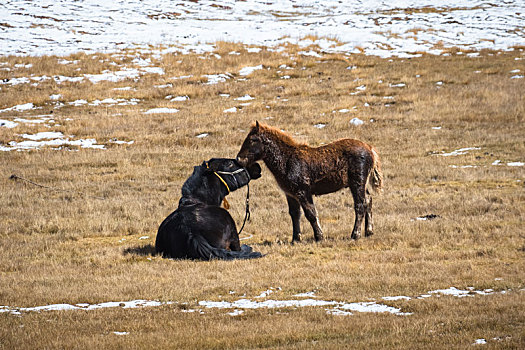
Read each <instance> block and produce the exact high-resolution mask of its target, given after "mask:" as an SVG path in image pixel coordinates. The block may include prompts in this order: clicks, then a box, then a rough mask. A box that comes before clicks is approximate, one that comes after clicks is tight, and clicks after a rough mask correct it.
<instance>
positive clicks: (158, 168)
mask: <svg viewBox="0 0 525 350" xmlns="http://www.w3.org/2000/svg"><path fill="white" fill-rule="evenodd" d="M300 50H301V49H299V48H297V47H294V46H291V45H289V46H287V47H286V48H285V50H284V51H282V52H273V51H269V50H267V49H265V48H263V49H262V50H261V51H260V52H258V53H250V52H247V51H246V48H245V47H243V46H242V45H238V44H233V43H218V44H217V49H216V52H215V53H214V54H202V55H193V54H190V55H174V54H166V55H159V54H156V53H155V52H157V50H156V49H152V50H151V51H150V52H148V51H124V52H120V53H118V54H97V55H85V54H77V55H73V56H71V57H66V58H65V59H67V60H69V61H71V62H72V63H70V64H58V63H57V62H58V61H59V60H62V59H64V58H62V57H60V58H58V57H3V58H0V61H2V62H7V65H4V66H3V67H10V68H12V69H11V70H9V71H8V70H0V79H4V78H5V79H12V78H15V77H22V76H30V75H34V76H39V77H41V76H48V77H53V76H66V77H74V76H82V75H84V74H100V73H102V72H104V71H106V70H109V71H119V70H121V69H122V67H124V66H127V67H128V68H137V69H138V68H140V67H138V66H137V64H136V63H134V62H133V59H134V58H137V57H140V58H142V59H150V60H151V65H152V66H155V67H161V68H163V69H164V71H165V74H164V75H158V74H142V75H141V76H140V77H138V78H137V79H128V80H124V81H119V82H108V81H103V82H100V83H96V84H93V83H91V82H89V81H87V80H84V81H83V82H77V83H75V82H63V83H61V84H59V83H57V82H56V81H55V80H54V79H48V80H44V81H42V82H40V83H38V84H36V85H35V86H33V85H32V84H18V85H10V84H4V85H1V86H0V87H1V89H2V90H1V91H0V94H1V95H0V96H1V100H0V109H5V108H10V107H12V106H15V105H20V104H24V103H28V102H32V103H34V104H35V106H37V107H41V108H40V109H38V110H34V111H26V112H17V111H8V112H2V113H0V119H6V120H14V119H15V118H16V117H20V118H26V117H27V116H28V115H31V114H32V115H36V114H50V113H51V112H53V113H52V116H53V119H54V120H55V122H56V124H59V126H53V127H52V128H51V129H50V128H48V127H46V126H45V125H44V124H32V125H31V124H24V123H20V124H19V126H17V127H16V128H13V129H7V128H3V127H2V128H0V144H1V145H2V146H6V145H8V144H9V142H11V141H22V140H23V139H24V138H23V137H22V136H21V135H22V134H34V133H37V132H42V131H50V130H52V131H60V132H62V133H63V134H64V135H66V136H68V137H72V138H74V139H80V138H84V139H87V138H95V139H96V140H97V143H98V144H104V145H106V148H107V149H105V150H94V149H81V148H79V147H76V146H68V147H65V148H63V149H61V150H55V149H51V148H50V147H48V148H43V149H39V150H33V151H20V152H18V151H10V152H0V161H1V164H2V167H1V168H0V169H1V170H0V249H1V254H0V305H5V306H10V307H18V308H19V307H33V306H39V305H48V304H57V303H68V304H75V303H91V304H94V303H101V302H107V301H127V300H136V299H145V300H159V301H175V302H176V304H171V305H163V306H159V307H151V308H141V309H122V308H114V309H101V310H94V311H49V312H40V313H38V312H27V313H22V315H20V316H16V315H12V314H10V313H7V312H5V313H0V324H1V325H2V326H1V327H0V348H6V349H10V348H171V349H173V348H210V349H211V348H216V349H220V348H229V349H231V348H286V349H298V348H314V349H339V348H389V349H398V348H399V349H401V348H403V349H405V348H413V349H418V348H422V349H423V348H424V349H429V348H435V349H443V348H467V347H470V346H471V345H472V344H473V343H474V341H475V340H476V339H480V338H485V339H487V344H486V345H484V347H486V348H509V349H517V348H522V347H523V346H524V345H525V335H524V333H523V329H524V327H525V306H524V305H525V293H524V290H523V289H524V288H525V286H524V284H525V275H524V272H523V271H525V230H524V228H523V227H524V225H523V222H524V220H523V213H524V210H525V191H524V182H523V181H524V180H525V168H524V167H523V166H521V167H511V166H507V163H509V162H524V161H525V159H524V154H525V137H524V135H525V127H524V124H523V122H524V115H525V99H524V98H523V96H524V95H523V91H525V79H510V78H511V76H512V75H514V74H515V73H510V72H511V71H516V70H519V71H520V72H521V73H517V74H523V72H524V71H525V61H524V59H525V56H524V53H523V50H518V49H516V50H514V51H510V52H490V51H486V52H482V53H481V55H480V57H476V58H470V57H466V55H464V54H458V52H457V51H454V50H451V54H450V55H449V56H427V55H424V56H422V57H420V58H413V59H398V58H393V59H380V58H375V57H368V56H363V55H351V56H345V55H324V56H323V57H322V58H316V57H309V56H302V55H300V54H298V51H300ZM232 52H236V53H239V54H230V53H232ZM216 55H219V56H220V58H219V57H218V56H216ZM15 64H24V65H26V64H32V66H31V67H29V68H16V69H15V68H14V67H15ZM260 64H262V65H263V69H261V70H256V71H254V72H253V73H252V74H250V75H249V76H240V75H239V71H240V70H241V69H242V68H244V67H253V66H257V65H260ZM223 73H229V75H230V78H229V79H227V80H226V81H224V82H220V83H218V84H215V85H206V84H205V83H206V82H208V79H207V78H205V77H203V76H204V75H210V74H223ZM189 75H191V77H185V78H182V79H173V77H183V76H189ZM166 84H170V85H168V86H166V87H159V86H162V85H166ZM119 87H130V89H129V90H114V88H119ZM363 87H364V88H363ZM52 94H60V95H61V97H60V99H59V101H60V102H62V103H64V106H62V107H61V108H57V106H56V102H54V101H51V100H50V98H49V96H50V95H52ZM224 94H228V95H229V97H224V96H223V95H224ZM168 95H171V96H173V97H175V96H188V97H189V100H186V101H180V102H178V101H174V102H171V101H170V99H166V96H168ZM245 95H250V96H252V97H254V99H253V100H251V101H248V102H250V104H249V105H243V104H244V103H246V101H239V100H235V99H236V98H238V97H242V96H245ZM106 98H114V99H125V100H131V99H138V100H140V101H139V102H138V104H137V105H125V106H118V105H113V106H89V105H82V106H72V105H69V104H68V103H67V102H72V101H75V100H78V99H84V100H87V101H88V102H92V101H94V100H103V99H106ZM158 107H169V108H177V109H179V110H180V111H179V112H178V113H176V114H145V113H144V112H145V111H147V110H148V109H150V108H158ZM232 107H236V108H237V111H236V113H225V112H224V110H227V109H230V108H232ZM346 110H348V112H346ZM354 117H358V118H360V119H361V120H363V121H365V123H364V125H362V126H359V127H355V126H352V125H351V124H350V123H349V121H350V120H351V119H352V118H354ZM254 120H260V121H263V122H265V123H268V124H270V125H273V126H276V127H279V128H282V129H284V130H286V131H288V132H289V133H290V134H292V135H293V136H294V137H295V138H297V139H298V140H300V141H303V142H307V143H309V144H311V145H320V144H323V143H327V142H330V141H332V140H335V139H338V138H343V137H350V138H359V139H361V140H364V141H366V142H368V143H370V144H373V145H374V146H375V147H376V148H377V149H378V150H379V152H380V155H381V157H382V163H383V171H384V174H385V190H384V193H383V194H382V195H380V196H376V197H374V217H375V224H376V227H375V233H376V234H375V235H374V236H373V237H371V238H366V239H365V238H363V239H361V240H359V241H357V242H354V241H351V240H350V239H349V235H350V230H351V228H352V225H353V210H352V205H353V203H352V198H351V195H350V193H349V191H347V190H345V191H341V192H338V193H336V194H331V195H327V196H322V197H317V198H315V201H316V204H317V208H318V211H319V213H320V221H321V225H322V226H323V229H324V232H325V236H326V240H325V241H323V242H321V243H315V242H314V241H313V237H312V236H313V234H312V230H311V228H310V227H309V225H308V223H307V222H306V220H304V219H303V221H302V225H303V233H304V235H303V237H304V238H305V242H304V243H301V244H296V245H293V246H292V245H290V243H289V242H290V240H291V222H290V219H289V216H288V213H287V208H286V201H285V197H284V195H283V194H282V193H281V192H280V190H279V189H278V188H277V186H276V184H275V181H274V180H273V178H272V176H271V174H270V173H269V172H268V170H267V169H266V168H264V167H263V177H262V178H261V179H259V180H257V181H254V182H252V184H251V209H252V220H251V221H250V222H249V223H248V225H247V227H246V231H247V234H246V235H244V236H245V237H250V236H251V238H249V239H248V240H245V241H243V243H248V244H250V245H252V246H253V247H254V248H255V250H258V251H261V252H263V253H265V254H267V256H265V257H264V258H262V259H258V260H253V261H233V262H223V261H212V262H199V261H173V260H166V259H162V258H160V257H157V256H154V255H152V254H151V246H152V245H153V244H154V240H155V235H156V230H157V228H158V225H159V223H160V222H161V221H162V220H163V219H164V218H165V217H166V216H167V215H168V214H169V213H170V212H171V211H173V210H174V209H175V208H176V206H177V202H178V199H179V196H180V187H181V185H182V183H183V182H184V180H185V179H186V178H187V177H188V176H189V175H190V174H191V172H192V167H193V166H194V165H198V164H200V163H201V162H202V161H203V160H205V159H208V158H211V157H234V156H235V155H236V153H237V151H238V150H239V148H240V145H241V142H242V140H243V139H244V137H245V136H246V133H247V131H248V129H249V127H250V124H251V123H252V122H253V121H254ZM371 120H373V122H372V121H371ZM320 123H322V124H325V125H326V126H325V127H324V128H321V129H319V128H316V127H314V125H316V124H320ZM438 128H439V129H438ZM202 133H207V134H208V136H207V137H204V138H197V137H196V136H197V135H199V134H202ZM71 135H74V136H71ZM112 139H118V140H124V141H134V143H133V144H131V145H117V144H113V143H110V140H112ZM465 147H475V148H476V149H473V150H470V151H468V152H467V153H466V154H463V155H458V156H450V157H443V156H440V155H439V154H440V153H441V152H451V151H454V150H457V149H460V148H465ZM496 160H499V161H500V165H492V164H493V163H494V162H495V161H496ZM464 166H469V167H464ZM470 166H472V167H470ZM12 174H16V175H18V176H20V177H23V178H26V179H30V180H32V181H34V182H37V183H39V184H41V185H44V186H48V187H52V188H54V189H61V191H58V190H51V189H49V188H43V187H38V186H34V185H31V184H29V183H27V182H23V181H15V180H13V179H10V176H11V175H12ZM244 195H245V190H239V191H237V192H235V193H233V194H232V195H231V196H230V198H229V201H230V204H232V209H231V210H230V211H231V213H232V215H233V216H234V218H235V219H236V220H237V222H238V224H239V226H240V223H241V221H242V218H243V214H244V208H243V204H244V202H243V201H244ZM98 197H103V198H104V199H100V198H98ZM427 214H437V215H439V216H440V217H439V218H437V219H435V220H430V221H418V220H414V219H415V218H416V217H419V216H422V215H427ZM248 234H249V235H250V236H248ZM144 237H147V238H144ZM141 238H142V239H141ZM451 286H454V287H457V288H467V287H469V286H472V287H474V288H475V289H476V290H483V289H489V288H490V289H493V290H495V291H497V293H494V294H492V295H487V296H475V297H467V298H455V297H447V296H442V297H432V298H428V299H422V300H418V299H412V300H408V301H407V300H397V301H381V298H382V297H384V296H397V295H405V296H411V297H414V296H418V295H421V294H425V293H426V292H428V291H430V290H436V289H442V288H448V287H451ZM277 287H279V288H281V289H280V290H278V291H276V292H275V293H274V294H272V295H271V296H270V297H271V298H274V299H279V300H287V299H296V298H295V297H294V296H293V295H294V294H297V293H302V292H309V291H315V292H316V296H317V297H318V298H319V299H322V300H337V301H345V302H355V301H370V300H376V301H381V302H382V303H384V304H387V305H390V306H395V307H398V308H400V309H401V310H402V311H403V312H411V313H412V315H409V316H397V315H392V314H388V313H386V314H385V313H380V314H374V313H357V312H356V313H354V315H352V316H337V315H330V314H327V312H326V311H325V308H323V307H311V308H299V309H295V308H278V309H254V310H246V311H245V313H243V314H242V315H240V316H230V315H228V314H226V312H225V311H224V310H218V309H204V310H203V311H204V314H199V313H198V312H193V313H188V312H183V310H186V309H198V308H199V304H198V303H199V301H203V300H209V301H220V300H225V301H234V300H237V299H239V298H241V296H243V295H245V297H246V298H251V299H253V298H254V297H255V296H257V295H259V294H260V293H261V292H262V291H264V290H267V289H269V288H277ZM230 291H233V292H234V293H232V294H230ZM500 291H505V293H504V294H502V293H499V292H500ZM263 300H264V299H263ZM183 303H186V304H183ZM230 311H231V310H230ZM115 331H119V332H120V331H123V332H127V333H128V334H126V335H122V336H119V335H116V334H115V333H113V332H115Z"/></svg>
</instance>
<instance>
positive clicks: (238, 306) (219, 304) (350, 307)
mask: <svg viewBox="0 0 525 350" xmlns="http://www.w3.org/2000/svg"><path fill="white" fill-rule="evenodd" d="M279 291H281V288H280V287H276V288H274V287H270V288H269V289H268V290H265V291H263V292H262V293H260V294H259V295H258V296H256V297H254V299H263V298H267V297H268V296H269V295H270V294H273V293H277V292H279ZM523 291H525V289H521V290H520V291H519V292H523ZM508 292H510V290H502V291H500V292H499V293H500V294H506V293H508ZM495 293H498V292H495V291H494V290H492V289H485V290H475V289H474V287H468V288H467V289H464V290H463V289H458V288H455V287H450V288H447V289H437V290H433V291H429V292H427V293H426V294H421V295H418V296H414V297H408V296H403V295H400V296H386V297H383V298H381V299H383V300H385V301H396V300H405V301H411V300H421V299H425V298H431V297H433V296H438V297H440V296H448V297H457V298H463V297H476V296H483V295H492V294H495ZM229 294H235V292H233V291H230V293H229ZM294 296H295V297H300V298H303V297H304V298H306V299H291V300H277V299H265V300H252V299H247V298H243V299H238V300H235V301H206V300H203V301H199V302H198V303H197V305H198V306H199V307H200V309H199V308H197V309H187V308H184V309H182V310H181V312H188V313H195V312H198V313H199V314H204V313H205V312H204V310H206V309H227V310H233V311H229V312H227V313H226V314H227V315H230V316H238V315H241V314H243V313H244V311H245V310H249V309H282V308H301V307H323V308H325V311H326V313H327V314H330V315H335V316H351V315H352V312H373V313H390V314H393V315H397V316H409V315H411V313H408V312H402V311H401V309H399V308H396V307H393V306H389V305H385V304H382V303H379V302H376V301H366V302H350V303H349V302H341V301H335V300H320V299H312V298H313V297H315V298H317V296H316V295H315V292H305V293H299V294H296V295H294ZM172 304H179V303H178V302H175V301H167V302H161V301H155V300H131V301H110V302H104V303H99V304H88V303H84V304H51V305H43V306H36V307H11V306H0V313H9V314H11V315H22V314H23V313H25V312H42V311H69V310H87V311H90V310H96V309H104V308H116V307H120V308H123V309H130V308H142V307H154V306H161V305H172ZM181 305H186V304H185V303H182V304H181Z"/></svg>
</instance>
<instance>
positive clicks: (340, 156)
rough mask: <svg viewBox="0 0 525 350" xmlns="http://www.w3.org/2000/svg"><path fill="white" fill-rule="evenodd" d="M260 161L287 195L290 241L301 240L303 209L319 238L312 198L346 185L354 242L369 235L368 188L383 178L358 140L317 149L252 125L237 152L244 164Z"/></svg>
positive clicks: (375, 186) (375, 187)
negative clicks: (352, 206)
mask: <svg viewBox="0 0 525 350" xmlns="http://www.w3.org/2000/svg"><path fill="white" fill-rule="evenodd" d="M258 160H262V161H263V162H264V164H266V166H267V167H268V169H269V170H270V171H271V172H272V174H273V176H274V177H275V179H276V180H277V184H278V185H279V187H280V188H281V189H282V190H283V191H284V193H285V194H286V200H287V201H288V209H289V213H290V216H291V218H292V225H293V238H292V242H298V241H300V240H301V227H300V217H301V207H302V209H303V211H304V214H305V216H306V218H307V219H308V221H309V222H310V224H311V225H312V228H313V231H314V237H315V240H316V241H320V240H322V239H323V231H322V230H321V226H320V225H319V219H318V216H317V211H316V209H315V205H314V202H313V198H312V195H323V194H327V193H332V192H336V191H338V190H340V189H342V188H345V187H350V191H351V192H352V196H353V199H354V210H355V223H354V228H353V230H352V235H351V238H352V239H358V238H359V237H360V236H361V226H362V221H363V217H364V219H365V236H371V235H372V234H373V222H372V197H371V195H370V190H374V191H378V190H380V189H381V186H382V181H383V175H382V173H381V167H380V162H379V155H378V154H377V152H376V151H375V149H374V148H373V147H372V146H370V145H368V144H366V143H364V142H361V141H358V140H353V139H341V140H338V141H335V142H332V143H330V144H328V145H324V146H321V147H310V146H308V145H305V144H301V143H298V142H296V141H294V140H293V139H292V138H291V137H290V136H289V135H287V134H285V133H283V132H281V131H279V130H277V129H275V128H272V127H270V126H267V125H264V124H259V122H256V123H255V125H254V126H252V129H251V130H250V132H249V134H248V136H247V137H246V139H245V140H244V142H243V144H242V147H241V150H240V151H239V153H238V154H237V161H238V162H239V164H241V165H242V166H247V165H250V164H253V163H254V162H256V161H258Z"/></svg>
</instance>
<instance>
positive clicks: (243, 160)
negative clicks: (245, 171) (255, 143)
mask: <svg viewBox="0 0 525 350" xmlns="http://www.w3.org/2000/svg"><path fill="white" fill-rule="evenodd" d="M235 160H236V161H237V163H239V165H240V166H242V167H243V168H245V167H246V166H248V162H249V159H248V157H239V156H237V158H236V159H235Z"/></svg>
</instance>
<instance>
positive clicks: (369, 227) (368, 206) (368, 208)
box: [365, 190, 374, 237]
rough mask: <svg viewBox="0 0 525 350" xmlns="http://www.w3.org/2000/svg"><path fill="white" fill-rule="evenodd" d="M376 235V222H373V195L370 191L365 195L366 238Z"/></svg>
mask: <svg viewBox="0 0 525 350" xmlns="http://www.w3.org/2000/svg"><path fill="white" fill-rule="evenodd" d="M373 234H374V222H373V220H372V195H371V194H370V192H369V191H368V190H366V193H365V237H370V236H372V235H373Z"/></svg>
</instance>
